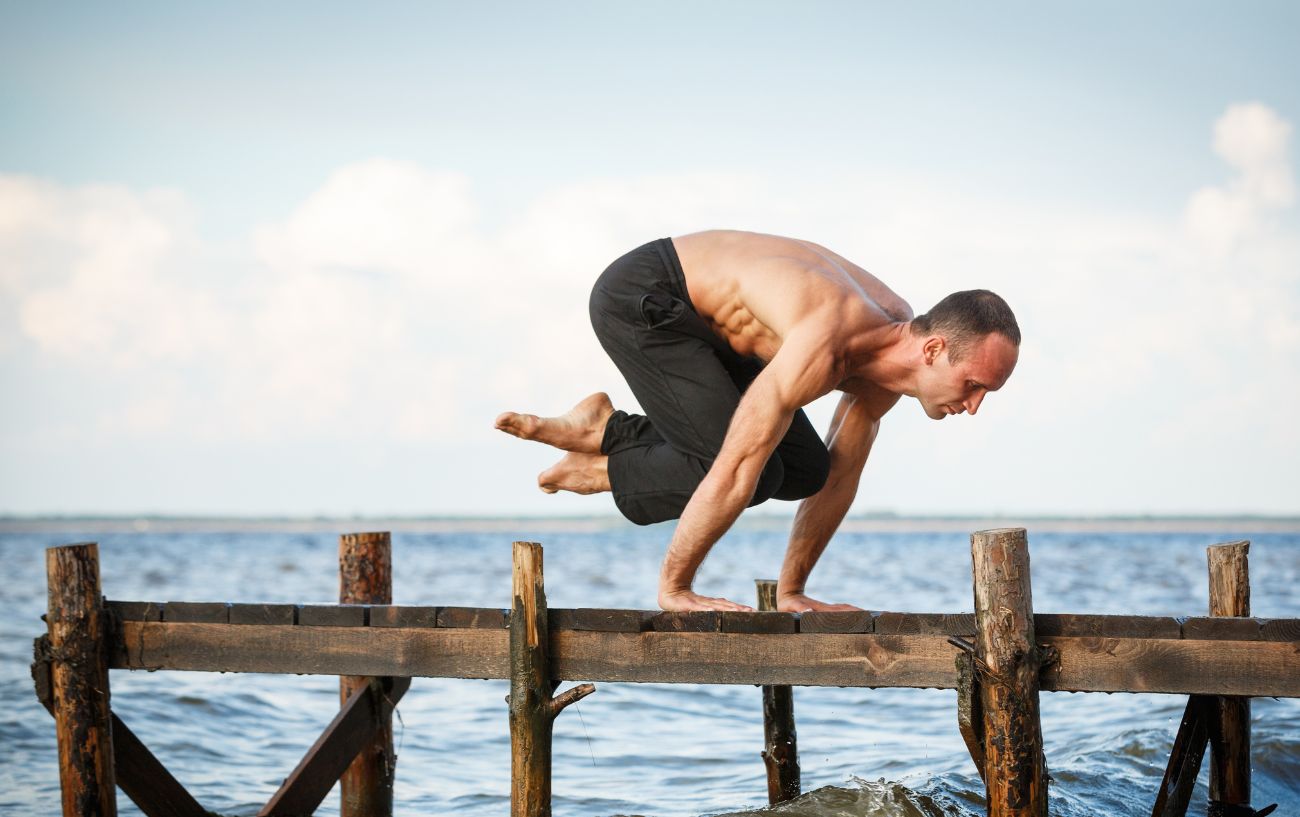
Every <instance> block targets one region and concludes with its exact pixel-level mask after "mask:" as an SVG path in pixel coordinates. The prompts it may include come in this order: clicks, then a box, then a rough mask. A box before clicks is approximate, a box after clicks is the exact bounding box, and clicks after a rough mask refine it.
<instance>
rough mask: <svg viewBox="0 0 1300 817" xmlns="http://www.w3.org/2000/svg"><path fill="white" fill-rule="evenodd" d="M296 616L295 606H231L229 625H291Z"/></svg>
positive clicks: (296, 606)
mask: <svg viewBox="0 0 1300 817" xmlns="http://www.w3.org/2000/svg"><path fill="white" fill-rule="evenodd" d="M297 615H298V605H296V604H232V605H230V623H231V624H293V623H294V621H295V619H296V618H297Z"/></svg>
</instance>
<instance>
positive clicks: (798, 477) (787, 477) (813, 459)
mask: <svg viewBox="0 0 1300 817" xmlns="http://www.w3.org/2000/svg"><path fill="white" fill-rule="evenodd" d="M802 453H803V456H801V457H800V458H799V460H798V462H797V463H796V462H787V463H785V472H784V479H783V480H782V482H781V485H780V487H778V488H777V490H776V491H775V492H774V493H773V494H772V496H773V497H774V498H775V499H782V500H787V501H788V500H793V499H807V498H808V497H810V496H812V495H813V494H815V493H817V492H818V491H820V490H821V489H822V488H824V487H825V486H826V479H827V478H828V477H829V476H830V473H831V455H830V452H829V451H827V450H826V449H825V448H816V449H811V450H809V451H806V452H802Z"/></svg>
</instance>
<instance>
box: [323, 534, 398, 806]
mask: <svg viewBox="0 0 1300 817" xmlns="http://www.w3.org/2000/svg"><path fill="white" fill-rule="evenodd" d="M392 603H393V544H392V537H391V536H390V535H389V534H388V533H387V532H386V531H380V532H375V533H347V534H343V535H342V536H340V537H339V604H340V605H345V606H344V607H342V609H354V608H352V607H348V606H346V605H361V608H360V609H361V610H362V611H363V612H364V618H363V620H362V623H365V624H370V623H371V621H370V616H371V611H372V608H371V606H370V605H375V604H380V605H391V604H392ZM389 609H391V608H389ZM393 683H394V681H393V679H392V678H383V677H375V676H366V675H344V676H342V677H340V678H339V704H340V705H346V704H347V702H348V700H350V699H351V698H352V696H353V695H354V694H357V693H359V692H361V691H362V690H366V689H369V690H370V692H369V694H371V695H377V694H380V693H381V692H382V691H383V690H384V689H390V688H392V687H393ZM402 683H403V684H407V685H409V684H410V680H409V679H403V680H402ZM403 689H404V688H403ZM371 714H372V715H373V716H374V717H375V718H376V722H375V723H373V724H371V726H372V728H373V732H372V734H371V735H370V737H369V739H367V740H366V741H365V743H364V745H363V746H362V747H361V749H360V751H358V752H357V754H356V757H355V758H353V759H352V763H351V764H350V765H349V766H348V767H347V770H346V771H344V772H343V774H342V776H340V777H339V796H340V807H339V814H340V817H392V814H393V781H394V775H395V774H396V771H397V754H396V753H395V752H394V751H393V720H392V708H391V707H388V708H387V709H385V708H383V707H379V706H374V707H372V712H371Z"/></svg>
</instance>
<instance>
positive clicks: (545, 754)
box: [508, 542, 596, 817]
mask: <svg viewBox="0 0 1300 817" xmlns="http://www.w3.org/2000/svg"><path fill="white" fill-rule="evenodd" d="M511 576H512V579H511V587H512V595H513V597H514V603H513V604H512V605H511V607H510V697H509V699H508V700H509V703H510V814H511V817H550V815H551V735H552V732H553V730H554V726H555V719H556V717H558V716H559V714H560V712H562V711H563V710H564V708H565V707H566V706H568V705H569V704H572V703H575V702H577V701H579V700H581V699H582V698H585V697H586V696H588V695H590V694H591V693H593V692H595V691H596V688H595V687H594V686H592V685H591V684H581V685H579V686H576V687H574V688H572V689H570V690H568V691H567V692H565V693H563V694H561V695H559V696H558V697H557V696H555V695H554V694H553V693H554V692H555V681H554V680H553V677H554V675H553V673H552V671H551V662H550V657H549V655H550V651H551V643H550V642H551V640H550V638H549V637H548V632H549V631H548V629H547V623H548V616H547V614H546V588H545V584H544V581H543V576H542V546H541V545H539V544H537V543H536V542H515V543H514V569H513V571H512V573H511Z"/></svg>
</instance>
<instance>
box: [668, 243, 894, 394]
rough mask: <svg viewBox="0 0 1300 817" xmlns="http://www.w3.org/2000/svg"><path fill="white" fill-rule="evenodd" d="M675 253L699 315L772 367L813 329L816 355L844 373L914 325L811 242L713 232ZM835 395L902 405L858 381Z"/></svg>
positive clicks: (865, 278)
mask: <svg viewBox="0 0 1300 817" xmlns="http://www.w3.org/2000/svg"><path fill="white" fill-rule="evenodd" d="M673 246H674V247H676V249H677V255H678V257H679V258H680V260H681V263H682V270H683V273H684V275H685V278H686V288H687V291H688V293H689V295H690V297H691V302H692V304H694V306H695V310H696V311H697V312H698V313H699V314H700V316H701V317H703V318H704V319H705V320H706V321H708V322H709V323H710V325H711V326H712V328H713V330H714V331H715V332H716V333H717V334H718V335H719V336H720V337H721V338H722V339H723V340H725V341H726V342H727V343H728V344H729V345H730V346H731V348H732V349H734V350H735V351H736V353H737V354H741V355H745V356H747V357H756V358H759V359H760V360H763V361H771V360H772V358H774V357H775V356H776V354H777V352H778V351H779V350H780V349H781V346H782V343H783V341H784V339H785V338H786V337H787V336H789V334H790V333H791V332H792V331H796V329H801V330H803V331H808V330H809V329H810V328H813V329H815V331H817V332H820V333H822V334H823V335H824V337H823V338H822V339H821V343H820V344H819V348H821V349H823V350H824V353H825V354H827V355H830V356H832V358H834V368H836V369H839V370H843V369H844V368H845V367H846V364H847V361H848V358H849V357H850V356H853V355H859V354H862V353H863V352H864V351H866V352H868V353H869V346H870V338H872V337H873V336H874V335H877V334H879V333H880V332H881V331H883V330H887V329H888V328H889V327H891V326H894V325H896V324H899V323H901V322H905V321H909V320H911V319H912V317H913V315H912V309H911V307H910V306H909V305H908V303H907V302H906V301H904V300H903V299H902V298H900V297H899V296H898V295H897V294H896V293H895V292H893V291H892V290H891V289H889V287H887V286H885V284H884V283H882V282H881V281H880V279H878V278H876V277H875V276H873V275H872V274H871V273H869V272H867V271H866V270H864V269H862V268H861V267H859V266H858V265H856V264H854V263H852V262H850V261H848V260H847V259H845V258H843V257H842V256H840V255H838V254H836V253H834V252H831V251H830V250H828V249H826V248H825V247H822V246H819V245H817V244H813V243H811V242H807V241H800V240H797V239H792V238H782V237H780V236H773V235H763V234H761V233H747V232H740V231H734V230H710V231H707V232H701V233H692V234H691V235H685V236H681V237H677V238H674V239H673ZM864 344H865V345H866V348H864ZM832 388H838V389H841V390H843V391H849V392H853V393H856V394H860V395H861V396H863V397H871V398H873V399H874V400H880V401H884V400H888V399H889V397H893V398H894V399H896V398H897V395H892V394H891V395H888V396H886V395H885V394H881V393H879V392H880V390H879V388H878V387H875V386H874V384H870V383H865V382H859V381H857V380H855V379H853V378H848V379H845V380H843V381H841V382H836V383H829V384H828V386H827V389H826V391H830V390H831V389H832ZM890 402H891V403H892V401H890ZM882 408H883V407H882Z"/></svg>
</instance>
